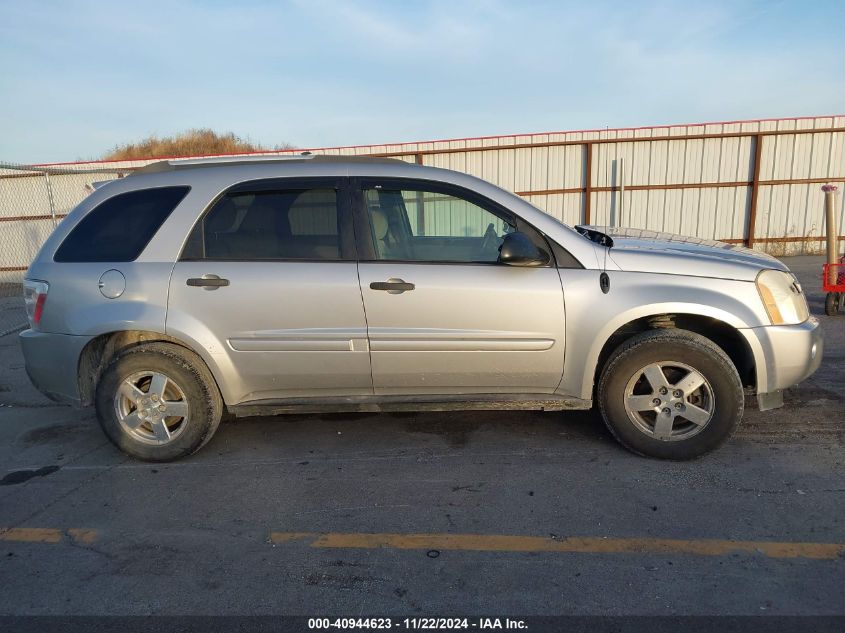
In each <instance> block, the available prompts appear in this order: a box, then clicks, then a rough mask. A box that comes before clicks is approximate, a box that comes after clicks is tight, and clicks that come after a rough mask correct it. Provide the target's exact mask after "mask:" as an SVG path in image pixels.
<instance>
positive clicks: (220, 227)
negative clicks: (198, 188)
mask: <svg viewBox="0 0 845 633" xmlns="http://www.w3.org/2000/svg"><path fill="white" fill-rule="evenodd" d="M339 221H340V214H339V213H338V192H337V191H336V190H335V189H328V188H313V189H307V188H303V189H286V190H271V191H257V192H244V193H230V194H227V195H225V196H223V197H222V198H221V199H220V200H218V201H217V202H216V203H215V204H214V206H213V207H212V208H211V209H210V210H209V211H208V213H207V214H206V215H205V216H204V217H203V218H202V219H201V220H200V221H199V222H198V223H197V225H196V226H195V227H194V229H193V231H192V232H191V235H190V237H189V238H188V242H187V244H186V246H185V251H184V253H183V255H182V259H183V260H196V259H205V260H223V261H225V260H229V261H253V260H329V261H332V260H340V259H342V256H341V239H340V234H341V231H340V226H339Z"/></svg>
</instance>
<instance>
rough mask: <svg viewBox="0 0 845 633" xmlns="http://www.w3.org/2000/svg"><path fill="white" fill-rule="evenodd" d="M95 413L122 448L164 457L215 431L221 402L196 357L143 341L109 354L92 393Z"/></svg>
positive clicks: (192, 448) (187, 450) (193, 447)
mask: <svg viewBox="0 0 845 633" xmlns="http://www.w3.org/2000/svg"><path fill="white" fill-rule="evenodd" d="M96 408H97V418H98V420H99V421H100V425H101V426H102V428H103V430H104V431H105V433H106V435H107V436H108V438H109V439H110V440H111V441H112V442H113V443H114V444H115V445H116V446H117V447H118V448H120V449H121V450H122V451H123V452H125V453H127V454H128V455H131V456H132V457H137V458H138V459H142V460H145V461H153V462H164V461H171V460H175V459H179V458H180V457H185V456H186V455H190V454H191V453H194V452H196V451H197V450H199V449H200V448H201V447H202V446H203V445H204V444H205V443H206V442H208V441H209V440H210V439H211V437H212V436H213V435H214V432H215V431H216V430H217V427H218V425H219V424H220V419H221V417H222V412H223V402H222V399H221V397H220V392H219V390H218V389H217V384H216V383H215V382H214V378H213V377H212V376H211V372H210V371H209V370H208V368H207V367H206V366H205V363H203V361H202V359H200V358H199V356H197V355H196V354H194V353H193V352H191V351H190V350H187V349H184V348H182V347H179V346H177V345H171V344H168V343H146V344H143V345H138V346H137V347H132V348H130V349H128V350H127V351H126V352H124V353H122V354H120V355H119V356H118V357H117V358H115V359H114V360H113V361H112V362H111V364H110V365H109V366H108V367H107V368H106V370H105V371H104V372H103V375H102V377H101V379H100V382H99V384H98V385H97V394H96Z"/></svg>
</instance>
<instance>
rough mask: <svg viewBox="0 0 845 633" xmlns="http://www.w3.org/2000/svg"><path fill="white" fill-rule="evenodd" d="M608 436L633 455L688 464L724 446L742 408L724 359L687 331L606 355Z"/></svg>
mask: <svg viewBox="0 0 845 633" xmlns="http://www.w3.org/2000/svg"><path fill="white" fill-rule="evenodd" d="M598 400H599V408H600V410H601V413H602V417H603V418H604V421H605V424H606V425H607V427H608V428H609V429H610V431H611V433H613V435H614V436H615V437H616V439H617V440H619V442H621V443H622V444H623V445H624V446H625V447H627V448H628V449H630V450H632V451H633V452H635V453H638V454H641V455H647V456H650V457H658V458H662V459H675V460H683V459H692V458H695V457H698V456H700V455H703V454H705V453H707V452H709V451H711V450H713V449H715V448H716V447H718V446H719V445H720V444H722V443H723V442H724V441H725V440H727V439H728V438H729V437H730V435H731V433H732V432H733V430H734V429H735V428H736V426H737V424H738V423H739V421H740V419H741V418H742V412H743V408H744V393H743V389H742V382H741V380H740V378H739V374H738V373H737V370H736V367H734V365H733V363H732V362H731V360H730V358H729V357H728V356H727V355H726V354H725V352H724V351H722V349H721V348H719V347H718V346H717V345H716V344H714V343H713V342H712V341H710V340H709V339H707V338H705V337H703V336H701V335H699V334H696V333H694V332H689V331H686V330H652V331H649V332H644V333H642V334H639V335H637V336H635V337H633V338H631V339H629V340H628V341H626V342H625V343H623V344H622V345H621V346H620V347H619V348H617V350H616V351H615V352H614V353H613V354H612V355H611V360H610V361H609V362H608V364H607V365H606V366H605V368H604V370H603V372H602V375H601V379H600V380H599V387H598Z"/></svg>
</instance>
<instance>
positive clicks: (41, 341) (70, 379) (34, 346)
mask: <svg viewBox="0 0 845 633" xmlns="http://www.w3.org/2000/svg"><path fill="white" fill-rule="evenodd" d="M91 338H92V337H90V336H71V335H67V334H50V333H47V332H35V331H33V330H24V331H23V332H21V333H20V336H19V340H20V343H21V349H22V350H23V357H24V362H25V363H26V373H27V375H28V376H29V379H30V380H31V381H32V384H33V385H35V387H36V388H37V389H38V390H39V391H40V392H41V393H43V394H44V395H45V396H47V397H48V398H50V399H51V400H54V401H56V402H62V403H67V404H72V405H75V406H79V405H80V397H79V378H78V376H79V374H78V367H79V356H80V354H81V353H82V349H83V348H84V347H85V345H86V344H87V343H88V342H89V341H90V340H91Z"/></svg>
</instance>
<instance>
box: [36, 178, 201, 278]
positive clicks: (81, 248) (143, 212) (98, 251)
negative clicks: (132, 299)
mask: <svg viewBox="0 0 845 633" xmlns="http://www.w3.org/2000/svg"><path fill="white" fill-rule="evenodd" d="M189 190H190V187H159V188H156V189H140V190H138V191H129V192H127V193H121V194H118V195H116V196H114V197H112V198H109V199H108V200H106V201H105V202H102V203H100V204H99V205H98V206H97V207H95V208H94V209H93V210H92V211H90V212H89V213H88V215H86V216H85V217H84V218H82V220H80V221H79V223H78V224H77V225H76V226H75V227H73V229H72V230H71V232H70V233H69V234H68V236H67V237H66V238H65V240H64V242H62V244H61V246H59V248H58V250H57V251H56V254H55V256H54V257H53V260H54V261H57V262H131V261H135V260H136V259H137V258H138V256H139V255H140V254H141V253H142V252H143V250H144V249H145V248H146V247H147V244H149V242H150V240H151V239H152V238H153V236H154V235H155V234H156V231H158V230H159V228H160V227H161V225H162V224H163V223H164V221H165V220H166V219H167V218H168V216H170V214H171V213H172V212H173V209H175V208H176V206H177V205H178V204H179V203H180V202H181V201H182V199H183V198H184V197H185V196H186V195H187V193H188V191H189Z"/></svg>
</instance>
